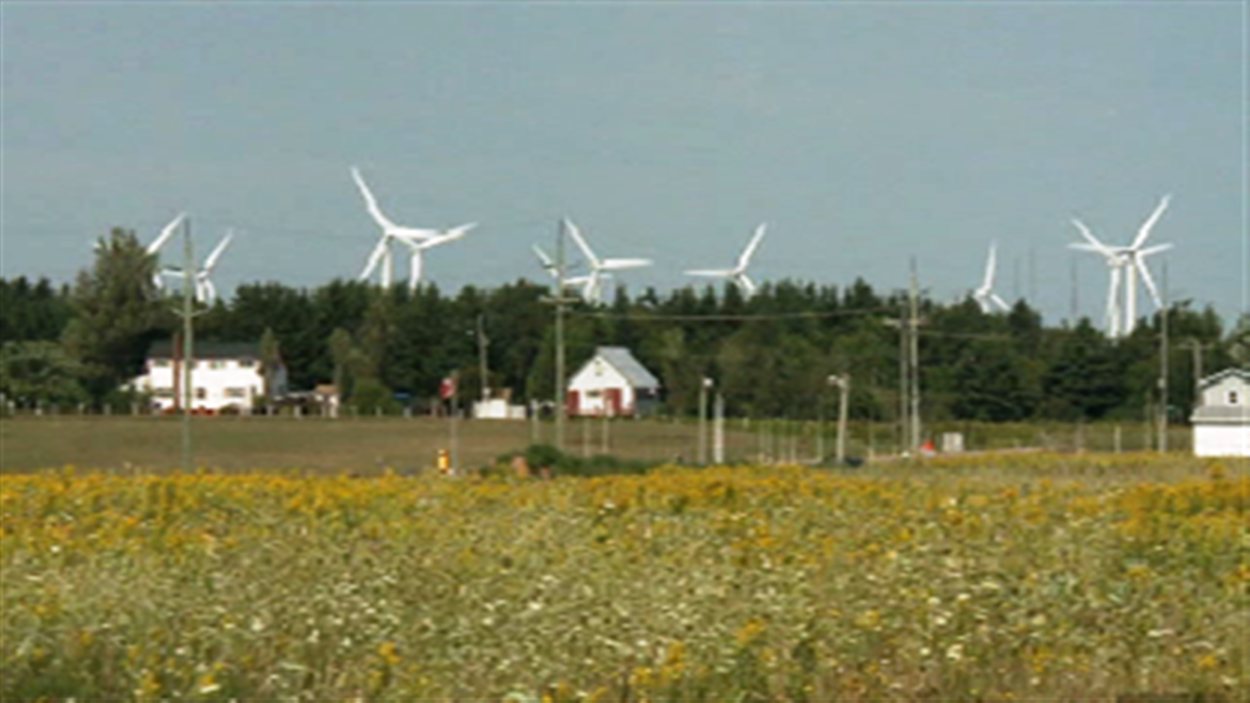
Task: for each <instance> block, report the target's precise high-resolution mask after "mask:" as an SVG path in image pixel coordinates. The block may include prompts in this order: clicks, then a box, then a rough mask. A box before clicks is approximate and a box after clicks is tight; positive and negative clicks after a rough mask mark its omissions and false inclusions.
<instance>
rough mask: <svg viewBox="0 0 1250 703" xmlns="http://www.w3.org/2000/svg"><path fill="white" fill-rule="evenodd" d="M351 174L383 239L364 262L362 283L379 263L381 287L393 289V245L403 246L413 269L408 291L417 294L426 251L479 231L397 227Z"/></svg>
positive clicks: (469, 227)
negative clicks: (405, 246) (407, 252)
mask: <svg viewBox="0 0 1250 703" xmlns="http://www.w3.org/2000/svg"><path fill="white" fill-rule="evenodd" d="M351 171H352V180H354V181H356V187H357V188H359V189H360V195H361V196H362V197H364V199H365V209H366V210H368V211H369V215H370V216H371V217H372V218H373V221H374V222H376V223H377V224H378V227H380V228H381V230H382V236H381V238H380V239H378V243H377V245H376V246H374V248H373V252H372V253H370V254H369V259H368V261H367V262H365V268H364V271H362V272H361V274H360V280H362V281H366V280H368V279H369V276H371V275H373V270H374V269H375V268H377V267H378V264H379V263H380V264H381V265H382V272H381V284H382V287H383V288H390V287H391V281H392V279H393V278H394V274H395V262H394V259H393V258H392V255H391V244H392V243H394V242H403V243H404V244H406V245H407V246H408V249H409V263H410V267H411V268H410V269H409V273H408V288H409V290H415V289H416V287H417V284H418V283H420V281H421V270H422V268H423V266H422V264H423V258H424V254H425V251H426V250H427V249H431V248H433V247H436V246H438V245H440V244H446V243H447V242H451V241H455V240H457V239H460V238H461V237H463V236H464V235H466V234H468V233H469V231H470V230H472V229H473V228H474V227H477V223H475V222H470V223H466V224H463V225H459V226H457V227H452V228H450V229H447V230H438V229H426V228H418V227H404V226H401V225H397V224H395V223H394V222H392V221H391V220H390V219H389V218H388V217H387V216H386V215H385V214H383V212H382V209H381V208H379V207H378V201H377V199H376V198H374V197H373V192H372V191H370V190H369V186H368V185H366V184H365V179H364V178H363V177H362V176H361V175H360V169H358V168H356V167H355V166H352V169H351Z"/></svg>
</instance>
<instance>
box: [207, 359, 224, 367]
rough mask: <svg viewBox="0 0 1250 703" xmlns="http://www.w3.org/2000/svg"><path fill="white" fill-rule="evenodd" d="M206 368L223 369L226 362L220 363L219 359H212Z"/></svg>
mask: <svg viewBox="0 0 1250 703" xmlns="http://www.w3.org/2000/svg"><path fill="white" fill-rule="evenodd" d="M208 368H210V369H224V368H226V362H224V361H222V360H221V359H213V360H212V361H210V362H208Z"/></svg>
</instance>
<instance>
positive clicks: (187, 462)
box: [175, 217, 195, 474]
mask: <svg viewBox="0 0 1250 703" xmlns="http://www.w3.org/2000/svg"><path fill="white" fill-rule="evenodd" d="M175 314H177V315H178V316H179V317H181V318H182V350H181V352H182V353H181V356H182V471H183V473H188V474H189V473H191V472H192V471H193V470H194V469H195V467H194V464H195V460H194V456H193V454H192V445H191V403H192V401H193V399H194V398H195V391H194V389H193V388H192V387H191V367H192V366H193V365H194V364H195V325H194V324H192V320H194V319H195V249H194V246H193V245H192V243H191V218H190V217H188V218H186V219H184V220H183V221H182V309H181V310H176V311H175Z"/></svg>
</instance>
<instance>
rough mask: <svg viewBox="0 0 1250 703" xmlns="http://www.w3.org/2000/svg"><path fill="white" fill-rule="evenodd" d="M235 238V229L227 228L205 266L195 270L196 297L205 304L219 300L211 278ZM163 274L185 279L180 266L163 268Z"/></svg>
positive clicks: (206, 260)
mask: <svg viewBox="0 0 1250 703" xmlns="http://www.w3.org/2000/svg"><path fill="white" fill-rule="evenodd" d="M232 239H234V230H226V236H224V237H222V238H221V241H220V242H217V246H215V247H213V251H212V252H210V253H209V255H208V258H207V259H205V260H204V267H203V268H198V269H196V270H195V271H194V276H193V278H194V279H195V283H194V284H193V285H194V286H195V299H196V301H198V302H201V303H203V304H205V305H212V304H213V302H214V301H215V300H217V287H216V286H214V285H213V281H212V279H211V278H210V276H212V274H213V269H215V268H217V260H218V259H220V258H221V255H222V254H223V253H225V251H226V247H228V246H230V240H232ZM161 275H163V276H168V277H170V278H174V279H178V280H184V276H183V271H182V269H180V268H173V267H169V268H165V269H162V270H161Z"/></svg>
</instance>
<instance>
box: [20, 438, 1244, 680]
mask: <svg viewBox="0 0 1250 703" xmlns="http://www.w3.org/2000/svg"><path fill="white" fill-rule="evenodd" d="M2 481H3V483H2V484H0V567H2V569H3V581H4V588H3V595H2V599H3V600H2V604H3V613H2V616H0V617H2V620H0V632H2V633H3V640H2V642H0V698H2V699H3V700H6V701H9V700H35V699H54V700H63V699H67V698H71V697H72V698H75V699H77V700H80V701H85V700H103V699H108V700H130V699H134V700H157V699H179V700H226V699H231V698H234V699H238V700H328V699H353V698H359V699H365V700H396V701H398V700H405V701H411V700H428V699H458V700H466V699H473V700H505V699H508V700H513V701H529V700H534V701H538V700H545V699H550V700H553V701H572V700H603V701H607V700H611V701H620V700H683V701H685V700H708V701H725V700H823V701H828V700H869V699H871V700H883V699H886V700H923V699H932V700H939V699H940V700H952V699H965V700H966V699H996V700H1003V699H1018V700H1022V699H1029V698H1031V699H1039V698H1046V699H1065V700H1113V699H1114V698H1115V697H1116V696H1121V695H1146V694H1171V693H1185V694H1190V695H1198V694H1201V695H1202V696H1204V698H1203V700H1244V698H1245V696H1246V695H1247V694H1248V693H1250V672H1248V666H1247V665H1248V663H1250V643H1248V642H1247V636H1246V633H1247V632H1250V595H1248V587H1250V522H1248V521H1247V507H1248V506H1250V476H1248V475H1247V473H1246V471H1245V468H1244V467H1236V466H1224V465H1221V464H1218V463H1206V462H1199V461H1196V460H1193V459H1188V458H1184V457H1169V458H1162V459H1160V458H1156V457H1153V456H1148V455H1137V456H1133V455H1123V456H1118V457H1092V456H1091V457H1083V458H1082V457H1072V456H1067V457H1061V456H1037V455H1034V456H1022V457H1006V456H998V457H983V458H978V459H959V460H940V461H935V462H929V463H926V464H924V465H921V466H918V467H905V466H895V467H884V468H878V469H873V470H871V471H866V472H862V473H856V474H840V473H832V472H828V471H817V470H810V469H801V468H781V469H776V468H774V469H764V468H751V467H739V468H717V469H707V470H695V469H677V468H669V469H660V470H657V471H653V472H651V473H649V474H647V475H643V476H620V477H608V478H596V479H574V478H557V479H556V480H552V481H539V480H530V481H519V480H505V479H489V480H487V479H469V478H462V479H439V478H434V477H421V478H401V477H397V476H384V477H381V478H349V477H324V476H320V477H312V476H300V475H296V474H280V475H279V474H252V475H229V476H226V475H218V474H213V473H208V472H206V473H202V474H197V475H191V476H181V475H173V476H161V477H143V476H125V477H123V476H112V475H106V474H100V473H88V472H75V471H71V470H61V471H57V472H47V473H42V474H34V475H26V476H4V477H3V479H2Z"/></svg>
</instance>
